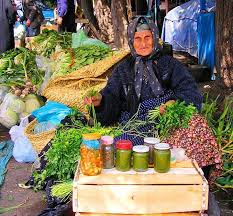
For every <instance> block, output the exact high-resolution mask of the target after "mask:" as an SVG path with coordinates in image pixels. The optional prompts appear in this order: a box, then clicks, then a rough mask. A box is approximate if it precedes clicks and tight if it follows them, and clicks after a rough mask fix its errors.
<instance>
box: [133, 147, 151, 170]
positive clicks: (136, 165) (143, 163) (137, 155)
mask: <svg viewBox="0 0 233 216" xmlns="http://www.w3.org/2000/svg"><path fill="white" fill-rule="evenodd" d="M148 160H149V147H148V146H144V145H137V146H134V147H133V169H134V170H135V171H136V172H145V171H147V170H148Z"/></svg>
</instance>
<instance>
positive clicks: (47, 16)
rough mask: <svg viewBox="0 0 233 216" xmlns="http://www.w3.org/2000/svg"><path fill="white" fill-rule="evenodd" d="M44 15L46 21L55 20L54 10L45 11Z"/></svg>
mask: <svg viewBox="0 0 233 216" xmlns="http://www.w3.org/2000/svg"><path fill="white" fill-rule="evenodd" d="M42 13H43V15H44V18H45V20H51V19H54V12H53V10H50V9H48V10H43V11H42Z"/></svg>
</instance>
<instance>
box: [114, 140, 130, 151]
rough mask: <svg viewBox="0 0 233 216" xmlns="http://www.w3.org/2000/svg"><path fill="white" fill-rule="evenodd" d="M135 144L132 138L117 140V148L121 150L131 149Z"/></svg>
mask: <svg viewBox="0 0 233 216" xmlns="http://www.w3.org/2000/svg"><path fill="white" fill-rule="evenodd" d="M132 147H133V144H132V142H131V141H130V140H119V141H117V142H116V148H117V149H120V150H131V149H132Z"/></svg>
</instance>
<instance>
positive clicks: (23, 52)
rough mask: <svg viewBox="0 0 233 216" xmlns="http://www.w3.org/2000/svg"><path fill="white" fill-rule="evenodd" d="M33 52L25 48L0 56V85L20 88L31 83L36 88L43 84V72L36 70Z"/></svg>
mask: <svg viewBox="0 0 233 216" xmlns="http://www.w3.org/2000/svg"><path fill="white" fill-rule="evenodd" d="M35 58H36V54H35V52H32V51H29V50H28V49H25V48H17V49H12V50H10V51H8V52H6V53H4V54H3V55H1V56H0V83H2V84H4V85H7V86H11V87H12V86H15V87H21V86H24V85H25V83H26V82H27V81H31V83H32V84H33V85H36V86H37V87H39V86H40V84H41V83H42V82H43V79H44V71H41V70H39V69H38V68H37V65H36V59H35Z"/></svg>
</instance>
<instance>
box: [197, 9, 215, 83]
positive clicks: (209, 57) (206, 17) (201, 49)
mask: <svg viewBox="0 0 233 216" xmlns="http://www.w3.org/2000/svg"><path fill="white" fill-rule="evenodd" d="M197 30H198V63H199V64H201V65H207V66H208V67H209V68H210V70H211V71H212V79H215V77H214V74H213V72H214V67H215V13H214V12H212V13H203V14H200V16H199V17H198V22H197Z"/></svg>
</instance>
